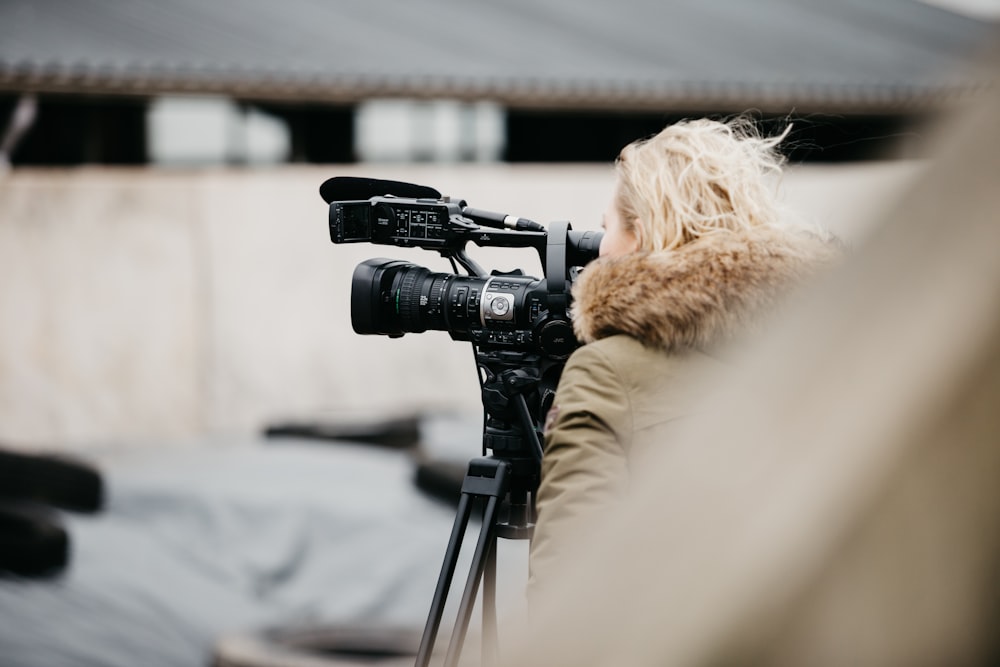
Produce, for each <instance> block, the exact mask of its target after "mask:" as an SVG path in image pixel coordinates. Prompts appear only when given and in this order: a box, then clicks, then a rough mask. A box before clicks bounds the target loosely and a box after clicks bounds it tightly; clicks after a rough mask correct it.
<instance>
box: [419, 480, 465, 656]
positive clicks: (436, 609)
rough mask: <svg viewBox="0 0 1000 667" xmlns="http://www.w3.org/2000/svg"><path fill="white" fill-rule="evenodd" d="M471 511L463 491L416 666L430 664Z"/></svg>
mask: <svg viewBox="0 0 1000 667" xmlns="http://www.w3.org/2000/svg"><path fill="white" fill-rule="evenodd" d="M470 511H471V505H470V496H469V494H468V493H465V492H463V493H462V495H461V497H460V498H459V500H458V509H457V510H456V513H455V523H454V525H453V526H452V529H451V537H450V538H449V540H448V548H447V550H446V551H445V556H444V563H443V564H442V565H441V574H440V576H439V577H438V581H437V588H435V590H434V598H433V600H432V601H431V611H430V614H428V616H427V624H426V625H425V626H424V634H423V636H422V637H421V639H420V649H419V651H418V652H417V661H416V667H427V665H429V664H430V660H431V652H432V651H433V650H434V641H435V640H436V639H437V633H438V629H440V627H441V618H442V616H443V615H444V604H445V600H446V599H447V597H448V588H449V587H450V586H451V580H452V577H454V575H455V567H456V566H457V565H458V553H459V551H460V550H461V548H462V538H463V537H464V535H465V529H466V526H468V524H469V514H470Z"/></svg>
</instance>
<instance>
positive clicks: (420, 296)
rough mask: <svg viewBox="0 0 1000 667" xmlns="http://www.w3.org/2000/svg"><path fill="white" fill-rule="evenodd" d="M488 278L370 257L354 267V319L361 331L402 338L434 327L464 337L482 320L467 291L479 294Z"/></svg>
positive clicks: (457, 336) (352, 294)
mask: <svg viewBox="0 0 1000 667" xmlns="http://www.w3.org/2000/svg"><path fill="white" fill-rule="evenodd" d="M485 282H486V281H485V279H482V278H473V277H467V276H459V275H454V274H451V273H432V272H431V271H429V270H428V269H425V268H424V267H422V266H417V265H415V264H411V263H409V262H403V261H399V260H390V259H382V258H376V259H369V260H367V261H365V262H362V263H361V264H359V265H358V267H357V268H356V269H355V270H354V278H353V280H352V284H351V323H352V324H353V326H354V331H355V332H357V333H359V334H383V335H388V336H402V335H403V334H404V333H421V332H424V331H427V330H428V329H432V330H436V331H449V332H451V333H452V336H453V337H455V338H461V337H463V336H464V335H465V334H466V333H467V332H468V329H469V325H470V323H472V324H475V323H477V322H478V318H477V317H476V315H477V311H476V310H475V306H476V302H475V300H474V299H470V298H469V295H471V294H479V293H481V291H482V286H483V284H484V283H485ZM508 308H509V305H508Z"/></svg>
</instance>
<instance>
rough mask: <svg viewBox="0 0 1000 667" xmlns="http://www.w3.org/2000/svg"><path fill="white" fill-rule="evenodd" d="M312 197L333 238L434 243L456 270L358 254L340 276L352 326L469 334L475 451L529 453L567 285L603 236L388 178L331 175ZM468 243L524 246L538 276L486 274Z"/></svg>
mask: <svg viewBox="0 0 1000 667" xmlns="http://www.w3.org/2000/svg"><path fill="white" fill-rule="evenodd" d="M320 195H321V196H322V197H323V199H324V200H325V201H326V202H327V203H328V204H329V205H330V212H329V225H330V240H331V241H333V243H337V244H340V243H361V242H368V243H375V244H379V245H395V246H399V247H404V248H413V247H419V248H424V249H426V250H435V251H437V252H438V253H440V254H441V255H442V256H443V257H446V258H448V259H449V261H451V263H452V267H453V269H454V270H455V271H456V272H455V273H433V272H431V271H430V270H428V269H426V268H424V267H421V266H417V265H416V264H412V263H410V262H405V261H402V260H393V259H386V258H374V259H369V260H366V261H364V262H362V263H361V264H359V265H358V266H357V268H355V270H354V276H353V278H352V283H351V323H352V325H353V327H354V331H355V332H357V333H359V334H381V335H386V336H390V337H399V336H402V335H404V334H406V333H419V332H423V331H427V330H428V329H433V330H438V331H447V332H448V333H449V335H450V336H451V337H452V338H453V339H454V340H463V341H471V342H472V344H473V348H474V350H475V352H476V360H477V364H478V365H479V368H480V371H481V375H480V385H481V388H482V391H483V404H484V408H485V410H486V417H487V419H486V428H485V433H484V449H485V448H489V449H492V450H493V451H494V453H496V454H499V455H505V454H511V455H514V456H519V455H520V453H521V452H524V451H525V450H524V445H523V442H522V441H523V439H524V438H527V439H528V440H529V441H530V442H531V443H532V450H533V452H532V453H533V456H534V458H535V459H536V462H537V461H540V460H541V445H540V441H539V434H540V433H541V423H542V421H543V420H542V417H543V416H544V415H545V414H546V413H547V411H548V407H549V405H550V404H551V399H552V397H553V395H554V393H555V388H556V386H557V384H558V381H559V376H560V375H561V373H562V368H563V365H564V364H565V360H566V358H567V357H569V355H570V354H571V353H572V352H573V350H574V349H576V348H577V347H578V346H579V343H578V342H577V340H576V337H575V335H574V334H573V327H572V323H571V322H570V316H569V308H570V303H571V291H570V290H571V287H572V283H573V281H574V280H575V278H576V275H577V273H578V271H579V270H580V268H581V267H582V266H584V265H585V264H587V263H588V262H590V261H591V260H592V259H594V258H596V257H597V256H598V251H599V249H600V244H601V238H602V237H603V234H602V233H601V232H591V231H586V232H576V231H573V230H572V229H571V226H570V224H569V223H568V222H555V223H552V224H550V225H549V227H548V229H546V228H545V227H543V226H542V225H540V224H538V223H536V222H532V221H531V220H525V219H523V218H517V217H514V216H509V215H505V214H501V213H493V212H490V211H481V210H477V209H474V208H470V207H469V206H468V205H467V204H466V202H465V201H464V200H456V199H452V198H449V197H443V196H442V195H441V193H439V192H438V191H437V190H435V189H433V188H429V187H426V186H421V185H414V184H411V183H401V182H398V181H386V180H379V179H369V178H354V177H344V176H340V177H336V178H331V179H329V180H327V181H326V182H325V183H323V185H322V186H321V187H320ZM470 242H471V243H474V244H476V245H478V246H481V247H484V246H495V247H504V248H534V249H535V251H536V252H537V253H538V257H539V260H540V261H541V264H542V267H543V270H544V273H545V277H544V278H543V279H539V278H534V277H531V276H528V275H525V274H524V272H523V271H521V270H520V269H517V270H515V271H511V272H506V273H505V272H499V271H492V272H490V273H487V272H486V271H484V270H483V269H482V268H481V267H480V266H479V265H478V264H476V262H474V261H473V260H472V259H471V258H470V257H469V255H468V254H467V252H466V246H467V244H468V243H470ZM456 263H457V264H456ZM458 265H461V266H462V267H463V268H464V269H465V271H466V275H460V274H458V273H457V271H458ZM519 423H520V425H519ZM529 425H530V428H529ZM529 431H530V432H529Z"/></svg>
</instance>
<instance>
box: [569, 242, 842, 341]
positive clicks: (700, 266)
mask: <svg viewBox="0 0 1000 667" xmlns="http://www.w3.org/2000/svg"><path fill="white" fill-rule="evenodd" d="M835 255H836V252H835V249H834V245H833V244H831V243H830V242H828V241H825V240H823V239H821V238H819V237H817V236H815V235H812V234H808V233H804V232H799V231H791V230H784V229H776V228H756V229H754V230H751V231H749V232H741V233H733V232H720V233H718V234H713V235H710V236H705V237H702V238H701V239H698V240H697V241H694V242H691V243H688V244H686V245H684V246H681V247H680V248H678V249H675V250H669V251H659V252H644V253H633V254H630V255H626V256H622V257H617V258H602V259H598V260H595V261H593V262H591V263H590V264H588V265H587V267H586V268H585V269H584V270H583V272H582V274H581V276H580V278H579V279H578V280H577V282H576V284H575V285H574V288H573V298H574V303H573V328H574V330H575V332H576V335H577V338H578V339H579V340H580V341H581V342H584V343H589V342H593V341H595V340H598V339H601V338H606V337H608V336H612V335H615V334H626V335H629V336H632V337H633V338H636V339H638V340H639V341H641V342H642V343H644V344H645V345H647V346H650V347H656V348H662V349H664V350H668V351H675V350H681V349H687V348H697V349H707V348H711V347H714V346H717V345H719V344H723V343H725V342H727V341H729V340H731V339H733V338H735V337H737V336H740V335H743V334H744V333H748V332H749V330H752V329H754V328H755V325H756V323H757V322H758V321H759V320H760V319H761V317H762V316H763V314H764V313H766V312H767V311H769V310H771V309H772V308H773V307H774V306H775V305H776V303H777V301H778V300H779V298H780V296H781V294H782V293H783V292H784V291H785V290H786V289H787V288H789V287H790V286H791V284H792V283H794V282H796V281H797V280H799V279H801V278H804V277H805V276H806V275H808V274H809V273H811V272H813V271H814V270H815V269H816V268H817V267H818V266H819V265H822V264H824V263H828V262H829V261H831V260H833V259H834V258H835Z"/></svg>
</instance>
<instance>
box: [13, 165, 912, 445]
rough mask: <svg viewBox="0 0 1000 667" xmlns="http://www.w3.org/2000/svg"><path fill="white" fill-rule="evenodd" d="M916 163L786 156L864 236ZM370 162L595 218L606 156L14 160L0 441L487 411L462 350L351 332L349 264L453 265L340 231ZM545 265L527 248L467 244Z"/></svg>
mask: <svg viewBox="0 0 1000 667" xmlns="http://www.w3.org/2000/svg"><path fill="white" fill-rule="evenodd" d="M917 169H919V166H918V165H914V164H907V163H902V164H882V165H867V166H861V167H809V168H801V169H798V170H792V171H791V172H790V173H789V174H788V176H787V178H786V180H785V185H784V189H785V192H786V198H787V201H788V203H789V205H790V206H791V207H792V208H793V210H794V211H796V212H797V213H799V214H801V215H803V216H805V217H809V218H813V219H816V220H818V221H820V222H822V223H824V224H825V225H826V226H828V227H831V228H833V229H835V230H839V231H841V232H842V233H843V234H844V235H845V236H847V237H848V238H851V237H854V236H857V235H860V234H861V233H863V230H864V224H865V222H866V220H868V219H870V218H873V217H875V216H876V215H877V214H878V213H879V212H881V210H882V209H883V208H884V206H885V205H886V204H887V203H888V202H889V201H891V200H892V199H893V198H894V197H895V196H896V195H897V194H898V192H899V191H900V190H901V189H902V187H903V186H904V185H905V184H906V183H907V182H909V180H910V178H912V176H913V175H914V174H915V172H916V170H917ZM350 174H354V175H358V174H361V175H367V176H374V177H379V178H388V179H396V180H404V181H410V182H416V183H421V184H425V185H431V186H433V187H436V188H437V189H438V190H440V191H442V192H443V193H445V194H449V195H453V196H458V197H462V198H464V199H466V200H467V201H468V202H469V204H470V205H472V206H475V207H476V208H481V209H487V210H494V211H500V212H505V213H513V214H517V215H520V216H522V217H527V218H531V219H534V220H536V221H539V222H543V223H548V222H551V221H553V220H570V221H571V222H572V223H573V226H574V228H575V229H596V228H598V227H599V225H600V217H601V213H602V212H603V210H604V208H605V205H606V203H607V200H608V198H609V197H610V194H611V188H612V184H613V183H612V180H613V176H612V172H611V170H610V167H608V166H604V165H598V166H587V165H581V166H562V165H561V166H553V167H547V166H516V167H515V166H505V165H495V164H494V165H465V166H462V165H453V166H420V167H413V166H403V165H395V166H386V167H378V168H372V167H369V168H361V167H351V168H318V167H302V168H297V167H296V168H289V167H284V168H274V169H266V170H231V171H225V170H190V171H157V170H119V169H97V168H94V169H79V170H65V171H62V170H34V171H32V170H27V171H25V170H21V171H14V172H12V173H10V174H8V175H7V176H6V177H4V178H3V179H0V446H8V447H9V446H15V447H22V448H26V449H86V448H88V447H95V446H105V445H108V444H125V445H129V446H140V445H142V444H143V443H158V442H164V441H174V440H176V441H181V440H184V439H186V438H190V437H194V436H199V435H203V434H222V433H226V434H241V433H250V432H252V431H254V430H256V429H258V428H260V427H261V426H262V425H264V424H265V423H267V422H269V421H271V420H274V419H283V418H286V417H291V416H304V417H316V416H327V417H330V416H334V417H335V416H338V415H345V414H346V415H352V414H358V413H366V414H371V413H372V412H379V411H382V410H385V411H388V412H389V413H392V414H395V413H399V412H406V411H409V410H414V409H425V408H431V409H439V408H447V407H457V408H460V409H463V410H475V411H477V412H478V411H479V410H480V409H481V407H480V406H481V403H480V400H479V395H478V384H477V381H476V375H475V368H474V365H473V362H472V354H471V351H470V349H469V346H468V345H467V344H464V343H457V342H454V341H452V340H451V339H450V338H449V337H448V336H447V334H445V333H443V332H427V333H424V334H411V335H407V336H405V337H404V338H402V339H399V340H390V339H388V338H385V337H381V336H364V337H363V336H357V335H355V334H354V333H353V331H352V329H351V324H350V308H349V298H350V281H351V275H352V273H353V270H354V267H355V266H356V265H357V264H358V263H359V262H360V261H362V260H364V259H367V258H370V257H380V256H382V257H390V258H400V259H408V260H410V261H413V262H415V263H418V264H420V265H423V266H427V267H428V268H431V269H433V270H438V271H447V270H450V268H449V266H448V264H447V263H446V262H444V260H442V259H441V258H439V257H437V256H436V255H435V254H433V253H430V252H427V251H421V250H409V251H403V250H399V249H396V248H393V247H386V246H373V245H370V244H356V245H350V246H335V245H333V244H331V243H330V242H329V238H328V236H327V226H326V214H327V208H326V205H325V204H324V203H323V201H322V200H321V199H320V197H319V195H318V193H317V189H318V187H319V184H320V183H321V182H322V181H323V180H325V179H326V178H327V177H329V176H334V175H350ZM472 254H473V256H474V257H476V258H477V259H479V260H480V263H481V264H483V265H484V266H485V267H487V268H499V269H504V270H508V269H512V268H517V267H521V268H524V269H525V270H526V271H527V272H528V273H529V274H533V275H539V271H540V269H539V266H538V264H537V260H536V259H535V258H534V257H533V255H532V254H531V253H530V251H509V250H498V249H486V250H479V249H476V248H473V249H472Z"/></svg>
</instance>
